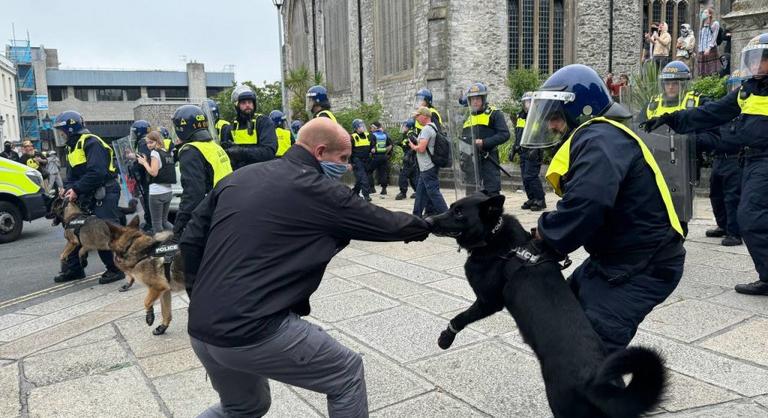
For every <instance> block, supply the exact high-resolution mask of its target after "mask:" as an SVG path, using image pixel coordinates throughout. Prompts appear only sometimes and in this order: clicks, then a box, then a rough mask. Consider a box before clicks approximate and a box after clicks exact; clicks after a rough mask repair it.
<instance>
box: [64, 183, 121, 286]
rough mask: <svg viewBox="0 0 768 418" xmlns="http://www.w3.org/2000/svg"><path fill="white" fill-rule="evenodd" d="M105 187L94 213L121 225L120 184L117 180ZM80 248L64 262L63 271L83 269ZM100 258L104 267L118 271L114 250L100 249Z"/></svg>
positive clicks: (100, 217)
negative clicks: (119, 209)
mask: <svg viewBox="0 0 768 418" xmlns="http://www.w3.org/2000/svg"><path fill="white" fill-rule="evenodd" d="M105 189H106V195H105V196H104V199H103V200H102V201H101V202H97V203H96V206H94V208H93V214H94V215H95V216H96V217H97V218H99V219H104V220H105V221H110V222H112V223H114V224H115V225H120V213H119V211H118V209H117V203H118V202H119V201H120V186H118V185H117V182H115V181H112V182H110V183H109V184H107V185H106V186H105ZM80 248H81V247H80V246H79V245H78V246H77V248H75V250H74V251H72V252H71V253H70V254H69V256H68V257H67V260H66V261H65V262H64V266H62V271H74V272H79V271H82V270H83V266H81V265H80V257H79V256H78V255H77V253H78V252H79V251H80ZM99 258H100V259H101V262H102V263H104V267H106V268H107V270H109V271H118V269H117V266H115V261H114V259H113V257H112V251H99Z"/></svg>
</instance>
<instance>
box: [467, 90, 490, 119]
mask: <svg viewBox="0 0 768 418" xmlns="http://www.w3.org/2000/svg"><path fill="white" fill-rule="evenodd" d="M487 96H488V87H486V86H485V84H483V83H474V84H472V85H471V86H469V88H468V89H467V94H466V97H467V105H469V108H470V109H471V111H472V112H474V113H481V112H484V111H485V105H486V104H487ZM473 97H478V98H479V100H477V99H475V100H473V99H472V98H473Z"/></svg>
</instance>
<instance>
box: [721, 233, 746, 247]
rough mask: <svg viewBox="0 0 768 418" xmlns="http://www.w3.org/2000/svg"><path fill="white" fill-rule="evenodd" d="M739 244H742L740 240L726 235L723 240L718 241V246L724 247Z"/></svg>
mask: <svg viewBox="0 0 768 418" xmlns="http://www.w3.org/2000/svg"><path fill="white" fill-rule="evenodd" d="M741 244H742V241H741V238H739V237H734V236H732V235H728V236H726V237H725V238H723V240H722V241H720V245H722V246H724V247H735V246H737V245H741Z"/></svg>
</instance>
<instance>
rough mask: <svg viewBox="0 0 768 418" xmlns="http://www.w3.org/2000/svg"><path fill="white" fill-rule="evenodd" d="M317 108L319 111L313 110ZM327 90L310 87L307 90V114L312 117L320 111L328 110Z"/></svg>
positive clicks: (329, 104) (319, 87) (329, 105)
mask: <svg viewBox="0 0 768 418" xmlns="http://www.w3.org/2000/svg"><path fill="white" fill-rule="evenodd" d="M316 107H319V108H320V109H319V110H315V109H316ZM330 108H331V102H330V101H329V100H328V90H327V89H326V88H325V87H323V86H312V87H310V88H309V90H307V113H309V114H310V115H311V116H314V115H315V114H316V113H317V112H319V111H320V110H325V109H330Z"/></svg>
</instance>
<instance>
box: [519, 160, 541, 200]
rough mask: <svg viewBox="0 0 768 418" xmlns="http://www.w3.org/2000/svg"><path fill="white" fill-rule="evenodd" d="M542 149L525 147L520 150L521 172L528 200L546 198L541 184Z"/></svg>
mask: <svg viewBox="0 0 768 418" xmlns="http://www.w3.org/2000/svg"><path fill="white" fill-rule="evenodd" d="M541 160H542V151H541V150H540V149H527V148H523V149H522V150H521V151H520V173H521V175H522V177H523V189H524V190H525V194H526V196H527V197H528V200H544V187H543V186H542V184H541V179H540V178H539V174H540V173H541Z"/></svg>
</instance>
